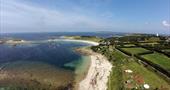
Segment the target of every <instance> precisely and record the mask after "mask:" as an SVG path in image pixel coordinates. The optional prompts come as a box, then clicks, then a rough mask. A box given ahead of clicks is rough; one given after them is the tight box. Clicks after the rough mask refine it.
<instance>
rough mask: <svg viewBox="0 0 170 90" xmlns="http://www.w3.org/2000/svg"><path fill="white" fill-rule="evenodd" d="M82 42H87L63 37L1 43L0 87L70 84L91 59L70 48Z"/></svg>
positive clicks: (63, 85)
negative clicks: (20, 42) (50, 40)
mask: <svg viewBox="0 0 170 90" xmlns="http://www.w3.org/2000/svg"><path fill="white" fill-rule="evenodd" d="M83 46H88V44H85V43H74V42H64V41H57V42H43V43H42V42H41V43H34V44H32V43H29V44H28V43H27V44H19V45H16V46H13V45H8V44H1V45H0V52H1V54H0V67H1V69H2V70H1V71H0V75H1V78H0V87H12V88H45V89H55V88H58V87H59V88H64V87H65V86H70V87H71V85H70V84H72V83H74V82H75V80H80V78H81V75H83V74H84V73H85V72H86V70H87V68H88V65H89V63H90V62H89V61H90V60H89V58H88V57H87V56H83V55H80V54H79V53H77V52H75V51H74V50H73V48H76V47H83ZM77 77H78V79H77Z"/></svg>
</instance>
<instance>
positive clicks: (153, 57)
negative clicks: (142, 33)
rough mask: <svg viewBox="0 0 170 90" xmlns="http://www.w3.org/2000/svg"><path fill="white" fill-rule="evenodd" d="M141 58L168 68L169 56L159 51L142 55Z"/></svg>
mask: <svg viewBox="0 0 170 90" xmlns="http://www.w3.org/2000/svg"><path fill="white" fill-rule="evenodd" d="M142 57H143V58H145V59H147V60H149V61H151V62H153V63H155V64H158V65H160V66H161V67H163V68H165V69H167V70H170V58H168V57H167V56H165V55H163V54H160V53H153V54H146V55H142Z"/></svg>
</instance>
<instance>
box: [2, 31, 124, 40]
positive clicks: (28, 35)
mask: <svg viewBox="0 0 170 90" xmlns="http://www.w3.org/2000/svg"><path fill="white" fill-rule="evenodd" d="M125 34H126V33H116V32H52V33H3V34H0V38H22V39H25V40H44V39H49V38H57V37H60V36H70V35H71V36H74V35H81V36H82V35H83V36H99V37H103V38H107V37H112V36H123V35H125Z"/></svg>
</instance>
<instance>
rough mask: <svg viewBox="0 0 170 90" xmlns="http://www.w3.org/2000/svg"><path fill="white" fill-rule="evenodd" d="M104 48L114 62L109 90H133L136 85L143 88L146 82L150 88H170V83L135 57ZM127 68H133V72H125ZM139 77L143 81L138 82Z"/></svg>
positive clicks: (161, 89) (107, 55)
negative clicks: (127, 82)
mask: <svg viewBox="0 0 170 90" xmlns="http://www.w3.org/2000/svg"><path fill="white" fill-rule="evenodd" d="M103 49H105V50H103V51H104V52H105V53H104V55H105V56H106V57H108V58H109V59H110V61H111V62H112V64H113V68H112V72H111V74H110V77H109V81H108V90H131V89H132V88H135V87H137V88H138V90H141V88H142V86H143V84H144V83H146V84H148V85H149V86H150V89H149V90H153V89H156V88H158V90H169V89H170V83H168V82H167V81H165V80H164V79H163V78H162V77H160V76H159V75H157V74H156V73H155V72H153V71H150V70H148V69H147V68H145V67H144V66H143V65H142V64H139V63H137V62H136V61H135V60H134V59H133V58H131V57H128V56H126V55H124V54H123V53H122V52H120V51H118V50H114V49H107V47H105V48H103ZM110 50H112V51H110ZM126 69H129V70H132V71H133V73H131V74H127V73H125V72H124V71H125V70H126ZM138 79H140V80H141V81H142V83H138ZM126 81H130V83H129V84H125V82H126ZM158 82H159V83H158ZM129 86H130V87H129ZM163 88H164V89H163Z"/></svg>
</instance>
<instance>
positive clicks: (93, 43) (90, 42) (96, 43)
mask: <svg viewBox="0 0 170 90" xmlns="http://www.w3.org/2000/svg"><path fill="white" fill-rule="evenodd" d="M48 41H70V42H81V43H87V44H91V45H93V46H97V45H99V43H98V42H94V41H89V40H76V39H53V40H48Z"/></svg>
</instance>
